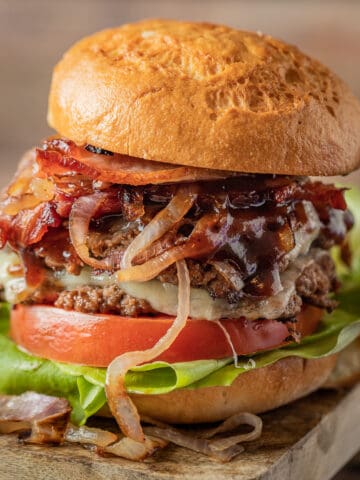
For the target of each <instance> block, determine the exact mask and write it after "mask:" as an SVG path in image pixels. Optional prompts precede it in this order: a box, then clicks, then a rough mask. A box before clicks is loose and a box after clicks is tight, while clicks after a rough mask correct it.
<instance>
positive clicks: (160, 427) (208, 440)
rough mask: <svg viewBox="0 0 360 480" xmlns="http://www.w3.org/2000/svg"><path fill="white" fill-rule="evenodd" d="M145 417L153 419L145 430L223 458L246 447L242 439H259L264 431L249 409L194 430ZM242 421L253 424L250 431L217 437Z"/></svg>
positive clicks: (259, 421) (224, 460) (149, 433)
mask: <svg viewBox="0 0 360 480" xmlns="http://www.w3.org/2000/svg"><path fill="white" fill-rule="evenodd" d="M142 420H143V421H144V422H146V423H150V424H151V425H153V426H151V427H144V432H145V433H146V434H148V435H153V436H155V437H158V438H163V439H164V440H167V441H169V442H172V443H174V444H176V445H179V446H181V447H185V448H189V449H190V450H193V451H195V452H199V453H202V454H204V455H207V456H209V457H211V458H214V459H215V460H217V461H220V462H228V461H230V460H231V459H232V458H234V457H235V456H236V455H238V454H239V453H241V452H243V451H244V447H243V446H242V445H241V444H242V443H243V442H250V441H252V440H256V439H258V438H259V437H260V436H261V433H262V420H261V418H260V417H258V416H256V415H254V414H252V413H247V412H241V413H237V414H235V415H232V416H231V417H229V418H228V419H226V420H225V421H224V422H222V423H221V424H220V425H219V426H217V427H215V428H210V429H205V430H196V431H193V432H189V431H186V432H185V431H182V430H180V429H175V428H173V427H171V426H169V425H166V424H164V423H162V422H159V421H157V420H154V419H151V418H149V417H143V418H142ZM242 425H249V426H251V427H253V429H252V431H250V432H248V433H240V434H234V435H231V436H227V437H223V438H214V437H215V436H216V435H219V434H224V433H228V432H231V431H234V430H235V429H237V428H238V427H240V426H242Z"/></svg>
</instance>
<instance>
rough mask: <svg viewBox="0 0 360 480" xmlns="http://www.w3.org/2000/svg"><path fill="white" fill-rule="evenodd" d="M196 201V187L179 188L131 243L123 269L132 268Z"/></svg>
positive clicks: (122, 263)
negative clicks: (143, 253)
mask: <svg viewBox="0 0 360 480" xmlns="http://www.w3.org/2000/svg"><path fill="white" fill-rule="evenodd" d="M195 199H196V187H194V186H193V185H187V186H184V187H181V188H179V189H178V191H177V192H176V194H175V195H174V196H173V198H172V199H171V201H170V202H169V203H168V205H167V206H166V207H165V208H163V209H162V210H161V211H160V212H159V213H158V214H157V215H155V217H154V218H153V219H152V220H151V222H149V223H148V224H147V225H146V227H145V228H144V230H143V231H142V232H141V233H140V234H139V235H137V237H135V238H134V240H133V241H132V242H131V243H130V245H129V246H128V248H127V249H126V251H125V253H124V256H123V258H122V261H121V268H122V269H127V268H130V267H131V266H132V265H131V262H132V260H133V259H134V258H135V257H136V256H137V255H138V254H139V253H141V252H142V251H144V250H145V249H146V248H147V247H149V246H150V245H151V244H152V243H154V242H155V240H158V239H159V238H161V237H162V236H163V235H164V234H165V233H166V232H167V231H168V230H170V229H171V228H172V227H173V226H174V225H175V224H177V223H178V222H180V220H181V219H182V218H183V217H184V216H185V215H186V214H187V212H188V211H189V210H190V208H191V207H192V206H193V204H194V201H195Z"/></svg>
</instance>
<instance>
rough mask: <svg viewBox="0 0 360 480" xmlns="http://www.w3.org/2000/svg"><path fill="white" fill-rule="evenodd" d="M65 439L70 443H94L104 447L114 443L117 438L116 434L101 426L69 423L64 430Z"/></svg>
mask: <svg viewBox="0 0 360 480" xmlns="http://www.w3.org/2000/svg"><path fill="white" fill-rule="evenodd" d="M65 440H66V441H67V442H70V443H82V444H85V445H96V446H97V447H102V448H104V447H107V446H108V445H111V444H112V443H115V442H116V441H117V440H118V436H117V435H116V434H115V433H112V432H109V431H107V430H103V429H101V428H92V427H85V426H82V427H76V426H75V425H72V424H71V423H70V424H69V425H68V427H67V429H66V432H65Z"/></svg>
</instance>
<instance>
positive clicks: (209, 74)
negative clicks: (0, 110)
mask: <svg viewBox="0 0 360 480" xmlns="http://www.w3.org/2000/svg"><path fill="white" fill-rule="evenodd" d="M48 121H49V124H50V125H51V126H52V127H53V128H54V129H56V130H57V131H58V132H59V133H60V134H61V135H63V136H66V137H68V138H70V139H72V140H74V141H75V142H76V143H77V144H79V145H83V144H87V143H89V144H92V145H95V146H97V147H102V148H104V149H107V150H111V151H114V152H118V153H122V154H127V155H131V156H134V157H141V158H145V159H152V160H157V161H163V162H169V163H175V164H183V165H190V166H196V167H205V168H210V169H223V170H232V171H239V172H250V173H273V174H290V175H335V174H345V173H348V172H350V171H352V170H354V169H355V168H357V167H358V166H359V164H360V136H359V131H360V104H359V102H358V100H357V99H356V98H355V97H354V96H353V95H352V93H351V92H350V90H349V89H348V87H347V86H346V85H345V84H344V83H343V82H342V81H341V80H340V79H339V78H338V77H337V76H336V75H334V74H333V73H331V72H330V71H329V70H328V69H327V68H325V67H324V66H323V65H321V64H320V63H319V62H317V61H316V60H313V59H311V58H309V57H308V56H306V55H304V54H303V53H301V52H300V51H299V50H298V49H297V48H296V47H293V46H290V45H287V44H285V43H283V42H281V41H279V40H276V39H274V38H272V37H270V36H267V35H262V34H256V33H250V32H244V31H239V30H235V29H233V28H228V27H225V26H222V25H212V24H208V23H190V22H178V21H169V20H145V21H142V22H139V23H134V24H128V25H123V26H122V27H119V28H113V29H110V30H106V31H103V32H99V33H96V34H94V35H92V36H90V37H87V38H85V39H83V40H81V41H80V42H78V43H76V44H75V45H74V46H73V47H72V48H70V50H69V51H68V52H67V53H66V54H65V55H64V57H63V59H62V60H61V61H60V63H59V64H58V65H57V66H56V68H55V71H54V75H53V79H52V85H51V91H50V98H49V112H48Z"/></svg>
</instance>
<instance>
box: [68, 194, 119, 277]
mask: <svg viewBox="0 0 360 480" xmlns="http://www.w3.org/2000/svg"><path fill="white" fill-rule="evenodd" d="M108 198H109V195H108V194H107V193H105V192H97V193H94V194H93V195H89V196H86V197H80V198H78V199H77V200H76V201H75V202H74V204H73V206H72V208H71V212H70V217H69V233H70V239H71V243H72V245H73V247H74V248H75V250H76V253H77V254H78V256H79V257H80V258H81V260H82V261H83V262H84V263H86V264H87V265H90V266H91V267H93V268H98V269H101V270H112V269H114V268H116V267H118V266H119V263H120V260H119V258H118V257H117V254H116V253H115V255H114V256H109V257H106V258H104V259H102V260H98V259H96V258H94V257H91V256H90V251H89V247H88V246H87V237H88V233H89V227H90V222H91V220H92V219H93V218H94V217H95V215H96V213H97V212H98V211H99V209H100V207H101V206H102V205H103V203H104V202H106V201H107V200H108Z"/></svg>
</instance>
